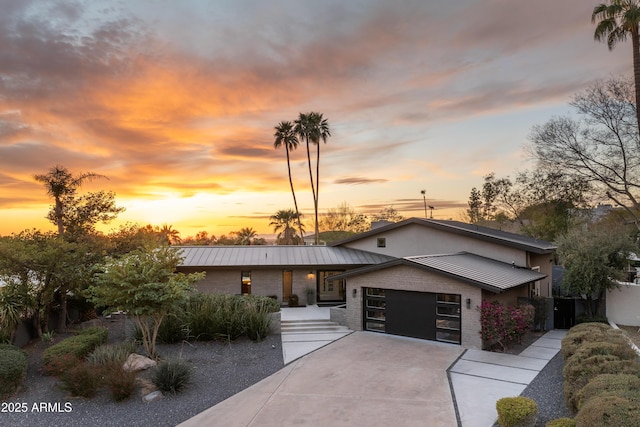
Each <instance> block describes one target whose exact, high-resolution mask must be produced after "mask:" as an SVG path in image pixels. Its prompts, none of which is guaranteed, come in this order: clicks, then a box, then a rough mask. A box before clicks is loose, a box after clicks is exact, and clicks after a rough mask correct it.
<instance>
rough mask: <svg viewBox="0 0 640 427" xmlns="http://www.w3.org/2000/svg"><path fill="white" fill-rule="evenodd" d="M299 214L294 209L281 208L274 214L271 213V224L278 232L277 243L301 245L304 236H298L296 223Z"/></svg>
mask: <svg viewBox="0 0 640 427" xmlns="http://www.w3.org/2000/svg"><path fill="white" fill-rule="evenodd" d="M299 216H300V215H299V214H296V213H295V212H294V211H293V209H281V210H279V211H277V212H276V213H275V214H274V215H271V217H270V219H271V222H270V223H269V225H270V226H272V227H273V231H274V232H275V233H278V236H277V240H276V243H277V244H278V245H299V244H301V241H302V240H303V236H298V235H297V233H296V229H295V227H294V224H296V223H297V222H298V219H299Z"/></svg>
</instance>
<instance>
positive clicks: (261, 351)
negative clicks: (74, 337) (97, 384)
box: [0, 324, 283, 427]
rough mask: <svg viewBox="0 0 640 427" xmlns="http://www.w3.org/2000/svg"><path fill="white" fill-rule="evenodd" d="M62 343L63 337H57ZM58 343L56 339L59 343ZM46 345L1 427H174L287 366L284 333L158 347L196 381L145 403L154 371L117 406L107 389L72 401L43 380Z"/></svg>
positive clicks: (34, 355)
mask: <svg viewBox="0 0 640 427" xmlns="http://www.w3.org/2000/svg"><path fill="white" fill-rule="evenodd" d="M107 326H110V331H111V332H112V333H111V334H110V339H109V341H110V342H113V341H115V340H117V339H119V338H120V337H119V336H118V334H119V331H123V330H124V328H122V327H121V326H120V325H117V324H113V325H109V324H107ZM57 338H59V339H61V338H62V337H57ZM56 341H57V340H56ZM46 346H47V345H46V344H45V343H43V342H37V343H35V344H31V345H29V346H27V348H26V350H27V351H28V352H29V369H28V372H27V379H26V380H25V383H24V388H23V389H22V390H21V391H20V392H18V393H16V394H14V395H13V396H11V397H10V398H9V399H8V400H7V401H5V402H2V408H1V411H2V413H0V425H3V426H4V425H7V426H13V427H20V426H25V427H27V426H28V427H33V426H48V427H55V426H68V427H74V426H78V427H80V426H82V427H84V426H89V425H91V426H140V427H143V426H154V427H155V426H175V425H176V424H179V423H181V422H183V421H185V420H187V419H189V418H191V417H192V416H194V415H196V414H198V413H200V412H202V411H203V410H205V409H207V408H209V407H211V406H213V405H215V404H217V403H219V402H221V401H223V400H225V399H227V398H228V397H230V396H232V395H234V394H236V393H238V392H239V391H242V390H244V389H245V388H247V387H249V386H251V385H252V384H255V383H257V382H259V381H260V380H262V379H264V378H266V377H268V376H269V375H271V374H273V373H274V372H276V371H278V370H280V369H281V368H282V367H283V359H282V344H281V339H280V335H270V336H268V337H267V338H266V339H265V340H264V341H261V342H253V341H251V340H249V339H246V338H241V339H238V340H237V341H235V342H232V343H225V342H189V343H187V342H184V343H181V344H171V345H159V346H158V353H159V354H160V356H161V357H162V358H164V359H171V358H178V357H181V358H182V359H183V360H186V361H187V362H188V363H189V365H190V366H191V368H192V378H191V383H190V385H189V386H188V388H187V389H186V390H185V391H184V392H182V393H180V394H177V395H167V396H164V397H163V398H161V399H160V400H156V401H153V402H145V401H143V399H142V397H143V395H145V394H147V393H148V392H149V391H150V390H148V387H147V385H148V384H150V382H149V381H148V377H149V373H148V372H144V373H141V374H139V376H138V377H139V379H140V380H141V381H140V384H139V386H138V388H137V390H136V393H135V394H134V395H133V396H132V397H131V398H130V399H128V400H126V401H124V402H120V403H116V402H114V401H113V399H112V398H111V396H110V394H109V392H108V391H107V390H104V389H103V390H101V391H100V392H99V393H98V395H97V396H96V397H94V398H93V399H82V398H73V397H71V396H69V395H68V394H67V393H65V392H64V391H63V390H61V389H60V388H59V387H57V386H56V383H57V380H56V379H55V378H53V377H46V376H42V375H41V374H40V373H39V371H38V370H39V368H40V366H41V365H42V362H41V359H40V354H41V352H42V350H43V349H44V348H46Z"/></svg>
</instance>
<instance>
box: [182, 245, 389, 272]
mask: <svg viewBox="0 0 640 427" xmlns="http://www.w3.org/2000/svg"><path fill="white" fill-rule="evenodd" d="M179 248H180V249H181V251H182V256H183V257H184V261H183V262H182V264H181V265H180V266H182V267H261V266H265V267H281V266H291V267H295V266H301V267H302V266H362V265H375V264H380V263H383V262H387V261H389V260H392V259H394V258H393V257H390V256H387V255H381V254H376V253H372V252H366V251H361V250H357V249H350V248H342V247H331V246H180V247H179Z"/></svg>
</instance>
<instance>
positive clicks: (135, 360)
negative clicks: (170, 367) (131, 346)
mask: <svg viewBox="0 0 640 427" xmlns="http://www.w3.org/2000/svg"><path fill="white" fill-rule="evenodd" d="M154 366H156V361H155V360H153V359H149V358H148V357H145V356H142V355H140V354H136V353H131V354H130V355H129V357H127V361H126V362H124V365H123V366H122V369H124V370H125V371H143V370H145V369H149V368H151V367H154Z"/></svg>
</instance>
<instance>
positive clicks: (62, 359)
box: [41, 353, 80, 377]
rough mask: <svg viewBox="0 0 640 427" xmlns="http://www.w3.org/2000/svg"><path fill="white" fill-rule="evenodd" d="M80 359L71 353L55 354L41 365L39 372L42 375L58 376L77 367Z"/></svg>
mask: <svg viewBox="0 0 640 427" xmlns="http://www.w3.org/2000/svg"><path fill="white" fill-rule="evenodd" d="M79 363H80V359H78V357H76V355H75V354H73V353H63V354H55V355H53V356H51V357H50V358H48V359H47V361H46V362H45V363H44V364H43V365H42V368H41V372H42V373H43V374H44V375H52V376H54V377H57V376H60V375H62V374H63V373H65V372H66V371H68V370H69V369H71V368H72V367H74V366H76V365H78V364H79Z"/></svg>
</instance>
